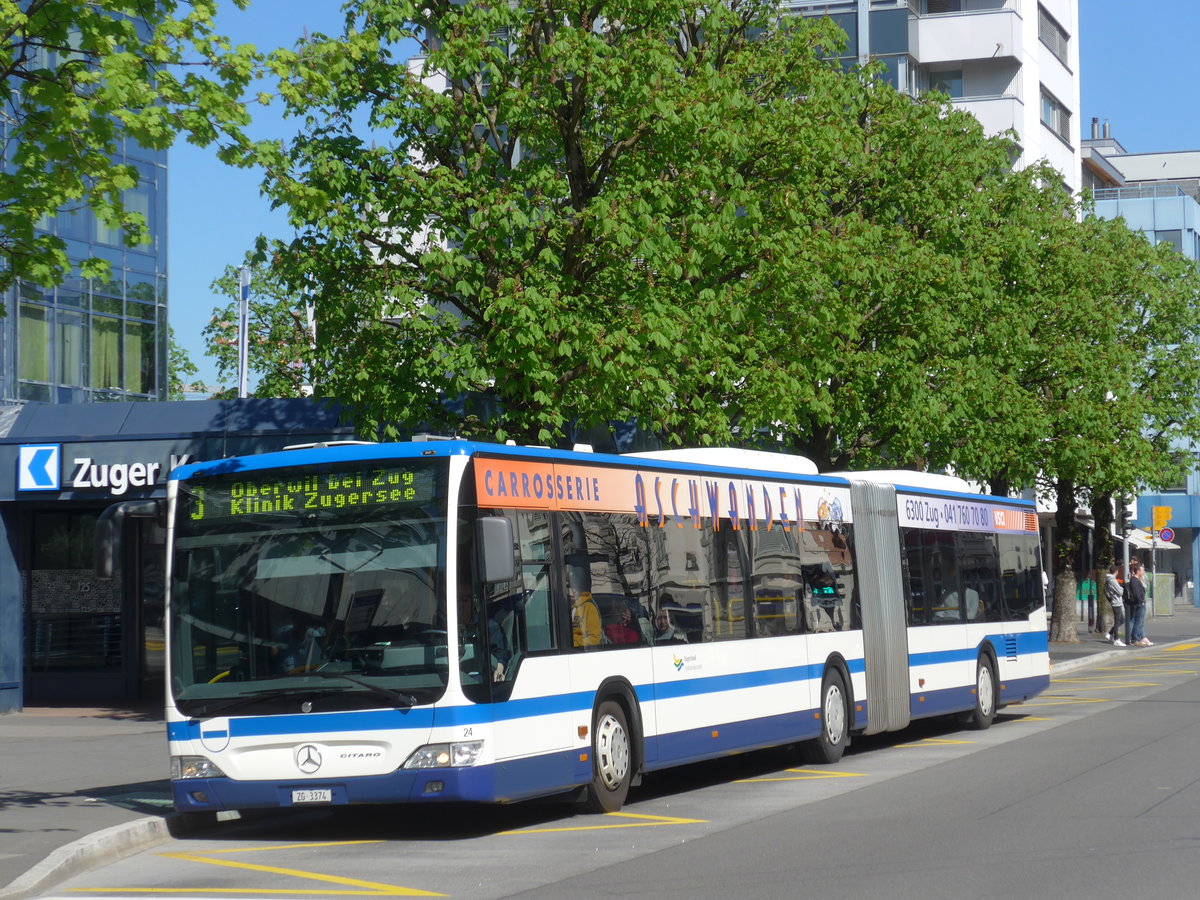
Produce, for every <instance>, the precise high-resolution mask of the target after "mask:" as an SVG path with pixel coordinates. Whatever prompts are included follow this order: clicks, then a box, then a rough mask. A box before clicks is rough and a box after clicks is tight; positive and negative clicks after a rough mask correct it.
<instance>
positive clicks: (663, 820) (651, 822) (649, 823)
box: [497, 813, 708, 834]
mask: <svg viewBox="0 0 1200 900" xmlns="http://www.w3.org/2000/svg"><path fill="white" fill-rule="evenodd" d="M609 817H613V818H618V819H636V820H637V821H635V822H622V823H620V824H617V825H571V826H564V827H560V828H520V829H517V830H515V831H501V832H497V833H498V834H554V833H556V832H565V831H607V830H609V829H613V828H657V827H658V826H660V825H703V824H706V823H707V822H708V820H707V819H680V818H677V817H675V816H643V815H638V814H637V813H605V814H604V818H606V819H607V818H609Z"/></svg>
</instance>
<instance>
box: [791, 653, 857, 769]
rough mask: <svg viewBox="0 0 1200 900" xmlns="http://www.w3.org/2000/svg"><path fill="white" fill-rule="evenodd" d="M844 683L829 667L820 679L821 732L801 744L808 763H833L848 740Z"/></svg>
mask: <svg viewBox="0 0 1200 900" xmlns="http://www.w3.org/2000/svg"><path fill="white" fill-rule="evenodd" d="M847 699H848V698H847V696H846V682H845V681H844V680H843V679H842V673H841V672H839V671H838V670H837V669H830V670H829V671H828V672H826V673H825V677H824V679H822V681H821V705H820V710H821V733H820V734H819V735H818V736H817V737H815V738H813V739H812V740H810V741H805V742H804V744H803V745H802V747H801V750H802V752H803V755H804V759H805V760H806V761H807V762H811V763H818V764H828V763H835V762H837V761H838V760H839V759H841V758H842V754H843V753H845V752H846V744H848V743H849V742H850V715H849V704H848V703H847Z"/></svg>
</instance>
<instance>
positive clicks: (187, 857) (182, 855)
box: [71, 840, 445, 897]
mask: <svg viewBox="0 0 1200 900" xmlns="http://www.w3.org/2000/svg"><path fill="white" fill-rule="evenodd" d="M380 843H383V842H382V841H374V840H372V841H322V842H320V843H305V844H276V845H273V846H268V847H224V848H215V849H213V850H204V851H200V852H190V851H184V852H172V853H160V854H158V855H159V856H162V857H165V858H167V859H180V860H183V861H185V862H197V863H203V864H204V865H209V866H225V867H227V868H230V869H245V870H248V871H251V872H265V873H267V874H269V875H283V876H284V877H287V878H300V879H305V880H309V881H320V882H323V883H325V884H336V885H342V886H343V887H344V888H356V889H357V890H346V889H343V890H326V891H322V892H321V893H324V894H330V895H334V894H336V895H347V896H356V897H444V896H445V894H439V893H436V892H434V891H422V890H418V889H416V888H407V887H401V886H400V885H396V884H383V883H381V882H378V881H363V880H361V879H358V878H343V877H341V876H339V875H326V874H325V873H323V872H309V871H307V870H305V869H288V868H284V867H282V866H264V865H258V864H256V863H247V862H236V861H234V860H229V859H214V858H213V856H214V855H216V854H228V853H262V852H264V851H267V850H301V849H311V848H314V847H347V846H352V845H354V844H380ZM71 890H72V892H73V893H93V892H94V893H129V894H172V893H189V894H196V893H206V894H213V893H216V894H312V893H313V889H312V888H306V889H303V890H302V889H299V888H296V889H291V888H216V887H213V888H182V889H181V888H72V889H71Z"/></svg>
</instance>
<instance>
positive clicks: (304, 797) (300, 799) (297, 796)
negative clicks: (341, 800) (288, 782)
mask: <svg viewBox="0 0 1200 900" xmlns="http://www.w3.org/2000/svg"><path fill="white" fill-rule="evenodd" d="M292 802H293V803H332V802H333V791H332V790H331V789H330V788H317V789H314V790H309V791H292Z"/></svg>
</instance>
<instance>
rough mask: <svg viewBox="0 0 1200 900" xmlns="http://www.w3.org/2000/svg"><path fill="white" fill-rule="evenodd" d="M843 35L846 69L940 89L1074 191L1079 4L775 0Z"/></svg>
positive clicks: (1051, 0) (905, 86) (1046, 0)
mask: <svg viewBox="0 0 1200 900" xmlns="http://www.w3.org/2000/svg"><path fill="white" fill-rule="evenodd" d="M782 6H783V7H784V8H785V9H786V10H788V11H790V12H793V13H798V14H800V15H805V16H821V15H824V16H829V18H831V19H833V20H834V22H836V23H837V24H838V25H839V26H840V27H841V28H842V30H843V31H845V32H846V36H847V42H846V51H845V56H844V61H845V62H846V63H847V64H851V65H852V64H856V63H865V62H867V61H868V60H879V61H880V62H882V63H883V64H884V65H885V66H886V68H887V77H888V80H889V81H891V82H892V84H893V85H895V87H897V88H898V89H899V90H902V91H904V92H906V93H909V94H912V95H914V96H917V95H919V94H921V93H923V92H925V91H929V90H938V91H941V92H943V93H946V94H948V95H949V96H950V97H951V99H952V100H953V101H954V104H955V106H958V107H960V108H962V109H965V110H967V111H969V112H971V113H972V114H974V116H975V117H976V118H977V119H979V121H980V123H982V125H983V127H984V130H985V131H986V132H987V133H988V134H999V133H1001V132H1003V131H1006V130H1007V129H1010V128H1011V129H1012V130H1014V131H1015V132H1016V133H1017V135H1018V138H1019V144H1020V150H1021V153H1020V156H1019V158H1018V159H1017V161H1016V164H1017V165H1018V166H1024V165H1028V164H1030V163H1033V162H1036V161H1037V160H1039V159H1046V160H1048V161H1049V162H1050V164H1051V165H1052V166H1054V168H1055V169H1057V170H1058V171H1059V172H1060V173H1061V174H1062V179H1063V183H1064V184H1065V185H1066V186H1067V187H1069V188H1070V190H1071V191H1072V192H1073V193H1074V192H1077V191H1078V190H1079V187H1080V183H1079V176H1080V155H1079V145H1080V144H1079V138H1080V135H1079V0H782Z"/></svg>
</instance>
